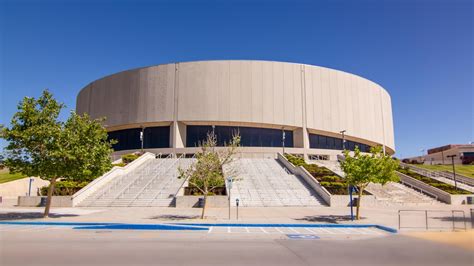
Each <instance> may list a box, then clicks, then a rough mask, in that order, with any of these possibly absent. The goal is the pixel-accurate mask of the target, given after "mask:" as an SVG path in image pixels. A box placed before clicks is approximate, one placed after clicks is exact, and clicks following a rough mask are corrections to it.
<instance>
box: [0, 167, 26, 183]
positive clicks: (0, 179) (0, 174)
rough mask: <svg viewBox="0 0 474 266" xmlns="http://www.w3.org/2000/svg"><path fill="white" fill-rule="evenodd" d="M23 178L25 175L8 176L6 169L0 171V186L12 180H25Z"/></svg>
mask: <svg viewBox="0 0 474 266" xmlns="http://www.w3.org/2000/svg"><path fill="white" fill-rule="evenodd" d="M25 177H26V175H24V174H10V172H9V171H8V169H2V170H0V184H1V183H6V182H10V181H13V180H17V179H22V178H25Z"/></svg>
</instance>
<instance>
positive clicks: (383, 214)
mask: <svg viewBox="0 0 474 266" xmlns="http://www.w3.org/2000/svg"><path fill="white" fill-rule="evenodd" d="M406 209H409V210H426V209H429V210H439V207H437V206H434V207H431V208H429V206H428V207H427V206H418V207H417V206H414V207H411V208H406ZM43 210H44V209H43V208H20V207H13V206H9V207H0V220H42V219H43V218H42V213H43ZM451 210H462V211H464V213H465V215H466V218H465V220H466V225H467V227H468V228H470V227H471V225H470V207H469V206H455V207H452V208H451V207H450V206H443V208H442V210H441V212H433V213H430V217H429V220H430V221H429V222H430V225H435V224H434V223H436V226H437V227H440V229H443V228H442V227H446V228H450V227H451V226H452V224H453V221H452V219H450V217H451V213H450V211H451ZM354 211H355V209H354ZM398 211H399V208H396V207H384V208H374V207H362V209H361V216H362V219H361V220H359V221H351V220H350V208H348V207H324V206H319V207H258V208H251V207H246V208H239V219H238V220H237V219H236V209H235V207H233V208H232V210H231V219H230V220H229V219H228V215H229V210H228V209H227V208H209V209H207V211H206V219H204V220H201V219H199V217H200V214H201V209H199V208H160V207H127V208H84V207H82V208H53V209H52V211H51V212H52V213H51V216H52V217H50V218H48V220H54V221H71V222H123V223H162V222H201V221H202V222H237V221H238V222H241V223H337V224H368V223H370V224H380V225H384V226H389V227H392V228H398V223H399V217H398ZM456 215H457V216H459V215H460V213H456ZM424 219H425V214H424V212H407V213H404V214H403V216H402V220H401V221H402V223H403V225H404V226H408V225H413V226H420V227H423V226H424V224H425V222H424ZM455 222H456V226H457V227H460V226H463V222H464V220H462V218H461V217H456V221H455Z"/></svg>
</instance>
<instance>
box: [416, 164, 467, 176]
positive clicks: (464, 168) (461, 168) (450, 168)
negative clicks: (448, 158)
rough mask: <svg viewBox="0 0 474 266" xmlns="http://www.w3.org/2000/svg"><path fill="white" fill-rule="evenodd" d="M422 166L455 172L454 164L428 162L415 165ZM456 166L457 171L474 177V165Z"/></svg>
mask: <svg viewBox="0 0 474 266" xmlns="http://www.w3.org/2000/svg"><path fill="white" fill-rule="evenodd" d="M415 166H417V167H420V168H425V169H428V170H434V171H448V172H451V173H452V172H453V166H452V165H426V164H417V165H415ZM454 167H456V173H457V174H460V175H464V176H468V177H472V178H474V165H455V166H454Z"/></svg>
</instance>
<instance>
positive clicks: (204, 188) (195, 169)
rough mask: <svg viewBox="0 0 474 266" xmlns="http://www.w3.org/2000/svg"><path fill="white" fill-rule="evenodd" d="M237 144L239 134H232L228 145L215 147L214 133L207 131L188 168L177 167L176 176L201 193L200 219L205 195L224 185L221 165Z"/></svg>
mask: <svg viewBox="0 0 474 266" xmlns="http://www.w3.org/2000/svg"><path fill="white" fill-rule="evenodd" d="M239 145H240V136H239V135H238V134H234V135H233V137H232V140H231V141H230V143H229V144H228V145H225V147H221V148H216V146H217V137H216V135H215V134H214V133H212V132H211V133H208V135H207V139H206V140H205V141H203V142H202V143H200V145H199V146H200V147H201V151H199V152H198V153H196V159H197V160H196V162H195V163H193V164H192V165H191V166H190V167H189V168H188V169H182V168H179V169H178V170H179V176H178V178H184V179H187V181H188V183H189V185H191V186H192V187H194V188H196V189H198V190H199V192H200V193H201V194H202V195H203V206H202V213H201V219H204V215H205V212H206V206H207V197H208V196H209V195H212V194H213V190H214V189H215V188H218V187H223V186H225V178H224V172H223V166H224V165H226V164H229V163H230V162H231V161H232V159H233V156H234V155H235V153H236V152H237V148H238V147H239Z"/></svg>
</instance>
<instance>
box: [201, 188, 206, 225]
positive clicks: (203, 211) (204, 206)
mask: <svg viewBox="0 0 474 266" xmlns="http://www.w3.org/2000/svg"><path fill="white" fill-rule="evenodd" d="M203 201H204V202H203V203H202V213H201V219H204V214H205V213H206V205H207V193H205V194H204V197H203Z"/></svg>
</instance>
